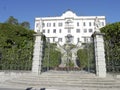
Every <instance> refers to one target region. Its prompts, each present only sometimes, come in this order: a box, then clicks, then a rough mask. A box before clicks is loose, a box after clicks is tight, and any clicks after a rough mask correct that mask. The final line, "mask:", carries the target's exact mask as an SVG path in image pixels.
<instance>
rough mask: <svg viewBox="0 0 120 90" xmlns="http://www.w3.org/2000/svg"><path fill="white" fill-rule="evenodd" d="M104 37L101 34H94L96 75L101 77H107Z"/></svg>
mask: <svg viewBox="0 0 120 90" xmlns="http://www.w3.org/2000/svg"><path fill="white" fill-rule="evenodd" d="M103 35H104V34H103V33H101V32H95V33H94V34H93V42H94V51H95V64H96V75H97V76H99V77H106V63H105V50H104V40H103Z"/></svg>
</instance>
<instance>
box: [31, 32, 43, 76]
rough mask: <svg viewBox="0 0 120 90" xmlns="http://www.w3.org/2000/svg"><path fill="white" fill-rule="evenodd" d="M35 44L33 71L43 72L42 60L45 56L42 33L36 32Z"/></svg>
mask: <svg viewBox="0 0 120 90" xmlns="http://www.w3.org/2000/svg"><path fill="white" fill-rule="evenodd" d="M34 36H35V44H34V50H33V62H32V72H34V73H38V74H40V73H41V61H42V56H43V40H42V33H37V34H34Z"/></svg>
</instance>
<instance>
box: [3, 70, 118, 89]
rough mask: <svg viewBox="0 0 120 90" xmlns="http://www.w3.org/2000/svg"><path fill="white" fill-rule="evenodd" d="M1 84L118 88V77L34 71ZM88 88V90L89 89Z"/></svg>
mask: <svg viewBox="0 0 120 90" xmlns="http://www.w3.org/2000/svg"><path fill="white" fill-rule="evenodd" d="M2 85H8V86H16V87H17V86H18V87H26V86H32V87H40V86H43V87H56V88H57V87H60V88H62V87H64V88H65V87H69V88H70V87H71V88H79V87H80V88H89V89H91V90H92V89H93V88H94V89H95V88H104V89H105V88H107V89H108V88H113V89H115V88H117V89H115V90H119V89H120V79H115V78H113V77H110V76H108V77H106V78H98V77H96V76H95V75H94V74H91V73H82V74H81V72H70V73H66V72H55V73H54V72H46V73H42V74H41V75H37V74H34V73H29V74H22V75H19V76H18V77H14V78H11V79H8V80H7V81H6V82H4V83H3V84H2ZM89 89H88V90H89Z"/></svg>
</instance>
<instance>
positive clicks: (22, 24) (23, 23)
mask: <svg viewBox="0 0 120 90" xmlns="http://www.w3.org/2000/svg"><path fill="white" fill-rule="evenodd" d="M20 25H21V26H22V27H24V28H27V29H30V23H29V22H27V21H24V22H22V23H21V24H20Z"/></svg>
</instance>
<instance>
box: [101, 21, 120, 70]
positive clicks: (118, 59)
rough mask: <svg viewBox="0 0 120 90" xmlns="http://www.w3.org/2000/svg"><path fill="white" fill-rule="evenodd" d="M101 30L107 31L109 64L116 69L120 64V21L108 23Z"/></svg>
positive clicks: (106, 41)
mask: <svg viewBox="0 0 120 90" xmlns="http://www.w3.org/2000/svg"><path fill="white" fill-rule="evenodd" d="M101 32H103V33H105V36H104V39H105V49H106V60H107V61H106V62H107V66H110V67H111V68H113V69H116V68H117V66H120V22H116V23H113V24H109V25H106V26H105V27H103V28H101ZM119 69H120V68H119ZM119 72H120V70H119Z"/></svg>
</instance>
